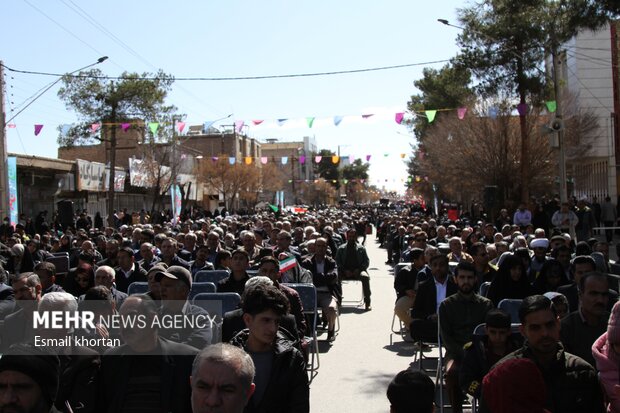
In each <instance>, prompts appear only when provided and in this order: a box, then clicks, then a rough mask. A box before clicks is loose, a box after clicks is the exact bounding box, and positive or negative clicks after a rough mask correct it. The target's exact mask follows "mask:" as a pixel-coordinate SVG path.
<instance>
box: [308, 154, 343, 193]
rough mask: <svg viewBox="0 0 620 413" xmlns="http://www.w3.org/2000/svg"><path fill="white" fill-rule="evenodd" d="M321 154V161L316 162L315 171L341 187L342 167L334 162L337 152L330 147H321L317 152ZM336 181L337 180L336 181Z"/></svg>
mask: <svg viewBox="0 0 620 413" xmlns="http://www.w3.org/2000/svg"><path fill="white" fill-rule="evenodd" d="M316 155H317V156H321V157H322V159H321V162H319V163H315V164H314V173H315V174H317V175H318V176H319V177H321V178H323V179H325V180H326V181H327V182H329V183H330V184H331V185H332V186H333V187H334V188H336V189H339V188H340V169H338V163H333V162H332V158H333V157H334V156H336V153H335V152H332V151H330V150H329V149H321V150H320V151H319V152H318V153H317V154H316ZM334 181H336V182H335V183H334Z"/></svg>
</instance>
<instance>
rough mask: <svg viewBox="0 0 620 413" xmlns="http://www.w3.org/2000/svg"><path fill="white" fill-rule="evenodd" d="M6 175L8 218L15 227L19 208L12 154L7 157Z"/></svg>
mask: <svg viewBox="0 0 620 413" xmlns="http://www.w3.org/2000/svg"><path fill="white" fill-rule="evenodd" d="M7 175H8V177H9V218H10V220H11V225H12V226H13V228H15V225H17V219H18V213H19V212H18V211H19V208H18V204H17V158H16V157H14V156H9V157H8V158H7Z"/></svg>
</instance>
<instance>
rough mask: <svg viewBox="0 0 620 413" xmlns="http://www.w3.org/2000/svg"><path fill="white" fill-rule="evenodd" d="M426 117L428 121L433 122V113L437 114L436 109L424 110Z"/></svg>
mask: <svg viewBox="0 0 620 413" xmlns="http://www.w3.org/2000/svg"><path fill="white" fill-rule="evenodd" d="M424 113H425V114H426V118H427V119H428V123H433V121H434V120H435V115H437V111H436V110H425V111H424Z"/></svg>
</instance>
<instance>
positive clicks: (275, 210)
mask: <svg viewBox="0 0 620 413" xmlns="http://www.w3.org/2000/svg"><path fill="white" fill-rule="evenodd" d="M269 208H271V210H272V211H273V212H278V207H277V206H275V205H271V204H269Z"/></svg>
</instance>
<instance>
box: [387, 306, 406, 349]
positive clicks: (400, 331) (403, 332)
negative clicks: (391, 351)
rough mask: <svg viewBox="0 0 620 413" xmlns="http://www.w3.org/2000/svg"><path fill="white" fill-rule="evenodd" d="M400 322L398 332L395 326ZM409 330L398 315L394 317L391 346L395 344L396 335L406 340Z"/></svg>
mask: <svg viewBox="0 0 620 413" xmlns="http://www.w3.org/2000/svg"><path fill="white" fill-rule="evenodd" d="M396 320H398V326H399V329H398V330H394V324H395V322H396ZM406 334H407V329H406V328H405V323H403V321H402V320H401V319H400V318H398V317H397V316H396V313H394V315H393V316H392V326H391V327H390V346H391V345H392V344H393V337H394V335H399V336H400V337H401V338H402V339H403V340H406Z"/></svg>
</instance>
